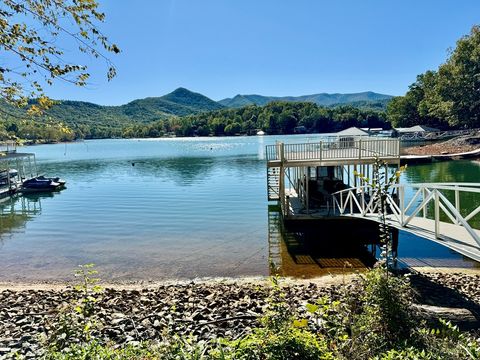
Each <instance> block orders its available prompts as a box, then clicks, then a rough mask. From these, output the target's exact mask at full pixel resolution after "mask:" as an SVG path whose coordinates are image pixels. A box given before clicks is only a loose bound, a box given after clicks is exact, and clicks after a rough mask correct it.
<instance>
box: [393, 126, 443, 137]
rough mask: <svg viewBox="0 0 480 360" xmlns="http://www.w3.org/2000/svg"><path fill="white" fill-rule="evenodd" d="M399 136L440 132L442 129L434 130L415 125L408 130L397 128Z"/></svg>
mask: <svg viewBox="0 0 480 360" xmlns="http://www.w3.org/2000/svg"><path fill="white" fill-rule="evenodd" d="M395 130H396V131H397V133H398V134H399V135H402V134H408V133H422V132H438V131H440V129H436V128H432V127H429V126H425V125H415V126H411V127H407V128H396V129H395Z"/></svg>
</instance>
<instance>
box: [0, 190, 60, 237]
mask: <svg viewBox="0 0 480 360" xmlns="http://www.w3.org/2000/svg"><path fill="white" fill-rule="evenodd" d="M48 196H49V197H53V194H48ZM42 197H44V196H42V195H38V194H35V195H34V194H30V195H25V196H12V197H9V198H5V199H2V201H1V202H0V245H2V246H3V245H4V241H5V239H6V238H9V237H12V236H13V233H14V232H18V231H20V230H21V229H22V228H24V227H25V226H26V223H27V222H28V221H29V220H31V219H33V218H34V217H35V216H37V215H39V214H40V213H41V212H42V202H41V199H42Z"/></svg>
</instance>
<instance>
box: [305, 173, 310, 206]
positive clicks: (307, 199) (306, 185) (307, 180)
mask: <svg viewBox="0 0 480 360" xmlns="http://www.w3.org/2000/svg"><path fill="white" fill-rule="evenodd" d="M305 179H306V182H307V183H306V184H305V187H306V193H307V195H306V199H305V205H306V208H307V215H308V214H310V195H309V187H310V185H309V182H310V168H309V167H308V166H307V176H306V177H305Z"/></svg>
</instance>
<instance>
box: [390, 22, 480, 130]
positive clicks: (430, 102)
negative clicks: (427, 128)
mask: <svg viewBox="0 0 480 360" xmlns="http://www.w3.org/2000/svg"><path fill="white" fill-rule="evenodd" d="M387 113H388V119H389V120H390V121H391V122H392V125H393V126H398V127H400V126H411V125H415V124H427V125H435V126H439V127H457V128H463V127H474V128H478V127H480V26H478V25H477V26H474V27H473V28H472V30H471V32H470V34H469V35H467V36H464V37H462V38H461V39H460V40H458V41H457V44H456V47H455V49H453V50H452V51H451V53H450V55H449V57H448V59H447V60H446V62H445V63H444V64H441V65H440V66H439V68H438V69H437V71H427V72H426V73H424V74H421V75H419V76H418V77H417V81H416V82H415V83H413V84H412V85H410V87H409V90H408V92H407V93H406V94H405V96H399V97H395V98H393V99H392V101H391V102H390V103H389V104H388V106H387Z"/></svg>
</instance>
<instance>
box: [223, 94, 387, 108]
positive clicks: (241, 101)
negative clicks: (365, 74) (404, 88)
mask: <svg viewBox="0 0 480 360" xmlns="http://www.w3.org/2000/svg"><path fill="white" fill-rule="evenodd" d="M391 98H392V96H391V95H384V94H378V93H374V92H372V91H365V92H360V93H353V94H338V93H337V94H327V93H320V94H312V95H302V96H263V95H240V94H239V95H236V96H235V97H233V98H226V99H223V100H220V101H219V103H220V104H222V105H223V106H225V107H229V108H238V107H242V106H246V105H259V106H263V105H266V104H268V103H269V102H272V101H296V102H313V103H315V104H317V105H321V106H333V105H340V104H357V103H364V102H365V103H368V102H372V103H374V102H385V101H388V100H390V99H391Z"/></svg>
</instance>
